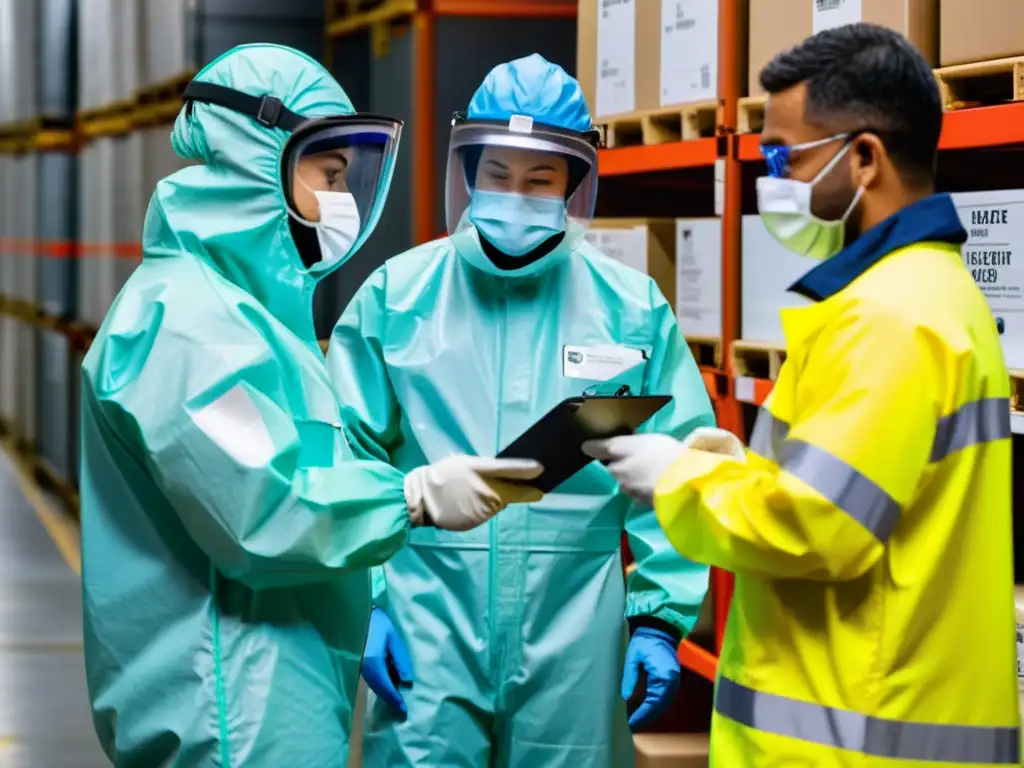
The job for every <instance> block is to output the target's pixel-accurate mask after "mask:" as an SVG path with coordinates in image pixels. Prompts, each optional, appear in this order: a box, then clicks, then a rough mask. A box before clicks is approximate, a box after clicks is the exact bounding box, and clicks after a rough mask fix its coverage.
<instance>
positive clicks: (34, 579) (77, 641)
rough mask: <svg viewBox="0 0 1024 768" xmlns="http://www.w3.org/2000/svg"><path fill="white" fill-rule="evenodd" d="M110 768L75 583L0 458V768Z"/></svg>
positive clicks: (11, 470)
mask: <svg viewBox="0 0 1024 768" xmlns="http://www.w3.org/2000/svg"><path fill="white" fill-rule="evenodd" d="M109 765H110V763H109V761H108V760H107V759H106V758H105V757H104V755H103V753H102V751H101V750H100V747H99V744H98V742H97V741H96V736H95V735H94V734H93V731H92V720H91V717H90V715H89V705H88V700H87V698H86V692H85V673H84V670H83V666H82V621H81V595H80V586H79V580H78V577H77V576H76V575H75V573H74V572H73V571H72V570H71V569H70V568H69V567H68V565H67V563H65V562H64V560H63V559H62V558H61V555H60V553H59V552H58V551H57V548H56V546H55V545H54V543H53V541H52V540H51V539H50V537H49V535H48V534H47V532H46V530H45V529H44V528H43V526H42V524H41V523H40V522H39V518H38V517H37V516H36V513H35V511H34V510H33V508H32V506H31V505H30V504H29V502H28V501H27V500H26V499H25V496H24V494H23V493H22V490H21V487H20V485H19V484H18V480H17V477H16V475H15V470H14V467H13V465H12V464H11V461H10V459H9V458H8V456H7V455H6V454H4V453H3V451H0V768H101V766H109Z"/></svg>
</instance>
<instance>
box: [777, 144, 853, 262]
mask: <svg viewBox="0 0 1024 768" xmlns="http://www.w3.org/2000/svg"><path fill="white" fill-rule="evenodd" d="M840 138H844V137H842V136H834V137H831V138H829V139H824V140H823V141H822V142H814V144H813V145H818V144H820V143H824V142H825V141H835V140H837V139H840ZM809 146H812V145H811V144H807V145H798V146H793V147H785V149H786V150H787V154H788V151H792V150H794V149H804V148H806V147H809ZM849 148H850V145H849V144H847V145H846V146H844V147H843V149H842V150H840V151H839V152H838V153H837V154H836V156H835V157H834V158H832V160H831V162H829V164H828V165H826V166H825V167H824V168H822V169H821V172H820V173H818V175H817V176H815V177H814V179H812V180H811V181H809V182H808V181H797V180H796V179H788V178H780V177H778V176H762V177H761V178H759V179H758V180H757V209H758V213H760V215H761V221H763V222H764V226H765V228H766V229H767V230H768V231H769V232H770V233H771V235H772V236H773V237H774V238H775V239H776V240H778V241H779V242H780V243H782V245H784V246H785V247H786V248H788V249H789V250H790V251H792V252H793V253H795V254H797V255H799V256H807V257H809V258H812V259H820V260H824V259H828V258H831V257H832V256H835V255H836V254H837V253H839V251H841V250H842V249H843V246H844V245H845V242H844V240H845V233H846V221H847V219H848V218H849V217H850V214H851V213H853V210H854V209H855V208H856V207H857V204H858V203H859V202H860V199H861V196H862V195H863V194H864V188H863V187H861V188H858V189H857V192H856V194H855V195H854V196H853V200H852V201H851V202H850V205H849V206H847V208H846V212H845V213H843V215H842V217H840V218H839V219H836V220H835V221H825V220H824V219H819V218H818V217H817V216H815V215H814V214H813V213H812V212H811V210H812V208H811V198H812V194H813V191H814V185H815V184H817V183H818V182H819V181H820V180H821V179H823V178H824V177H825V176H826V175H827V174H828V173H829V171H831V170H832V169H833V168H834V167H835V166H836V164H837V163H838V162H839V161H840V160H841V159H842V158H843V156H844V155H845V154H846V153H847V151H848V150H849ZM771 168H772V166H771V163H770V164H769V169H771Z"/></svg>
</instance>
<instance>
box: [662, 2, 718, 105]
mask: <svg viewBox="0 0 1024 768" xmlns="http://www.w3.org/2000/svg"><path fill="white" fill-rule="evenodd" d="M717 97H718V3H712V2H708V0H662V3H661V105H662V106H663V107H664V106H668V105H670V104H684V103H687V102H691V101H705V100H707V99H714V98H717Z"/></svg>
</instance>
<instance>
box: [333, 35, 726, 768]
mask: <svg viewBox="0 0 1024 768" xmlns="http://www.w3.org/2000/svg"><path fill="white" fill-rule="evenodd" d="M594 133H595V132H593V131H592V130H591V120H590V116H589V114H588V110H587V106H586V103H585V101H584V99H583V96H582V93H581V91H580V88H579V84H578V83H577V82H576V81H575V80H574V79H572V78H571V77H570V76H569V75H567V74H566V73H565V72H564V71H563V70H562V69H561V68H559V67H556V66H554V65H551V64H549V63H548V62H546V61H545V60H544V59H543V58H541V57H540V56H536V55H535V56H531V57H528V58H526V59H520V60H517V61H514V62H511V63H510V64H506V65H502V66H499V67H497V68H496V69H494V70H493V71H492V72H491V73H490V74H489V76H488V77H487V79H486V80H485V81H484V83H483V85H482V86H481V87H480V89H479V90H478V91H477V93H476V94H475V96H474V97H473V100H472V103H471V105H470V108H469V111H468V114H466V115H462V114H459V115H456V118H455V121H454V127H453V130H452V139H451V152H450V165H449V168H448V200H447V210H448V225H449V232H450V233H452V236H451V237H449V238H445V239H443V240H438V241H435V242H431V243H428V244H426V245H423V246H420V247H418V248H414V249H413V250H411V251H409V252H407V253H404V254H402V255H400V256H398V257H396V258H393V259H391V260H389V261H388V262H387V263H385V264H384V265H383V266H382V267H381V268H380V269H378V270H377V271H376V272H375V273H374V274H373V275H372V276H371V277H370V278H369V279H368V280H367V282H366V283H365V284H364V285H363V287H362V289H361V290H360V291H359V292H358V294H357V295H356V297H355V298H354V299H353V301H352V303H351V304H350V306H349V307H348V309H347V310H346V311H345V313H344V314H343V316H342V318H341V320H340V321H339V323H338V325H337V327H336V328H335V330H334V334H333V336H332V339H331V344H330V348H329V351H328V369H329V371H330V374H331V379H332V381H333V382H334V385H335V387H336V388H337V389H338V391H339V394H340V400H341V401H342V402H344V403H346V405H347V406H349V407H350V408H351V409H352V412H351V413H350V416H351V415H355V416H358V420H359V422H361V427H360V428H358V429H353V430H352V431H353V432H355V433H360V434H361V439H362V440H363V441H365V442H366V443H367V444H368V445H372V446H376V448H377V450H379V451H381V453H382V455H385V454H386V456H387V457H388V458H389V459H390V461H391V462H392V463H393V464H394V466H396V467H397V468H399V469H402V470H409V469H411V468H413V467H417V466H421V465H424V464H428V463H430V462H434V461H436V460H438V459H440V458H441V457H444V456H446V455H447V454H450V453H465V454H470V455H474V454H475V455H479V456H494V455H496V454H497V453H498V452H499V451H501V450H502V449H503V448H504V447H505V446H506V445H508V444H509V443H511V442H512V441H513V440H514V439H515V438H517V437H518V436H519V435H520V434H522V433H523V432H524V431H525V430H527V429H528V428H529V427H530V426H532V425H533V424H534V423H535V422H536V421H537V419H538V418H540V417H541V416H543V415H544V414H545V413H546V412H547V411H549V410H550V409H551V408H552V407H553V406H555V405H556V404H558V403H559V402H561V401H562V400H564V399H565V398H567V397H571V396H578V395H581V394H616V393H617V394H636V395H639V394H648V393H650V394H671V395H673V396H674V401H673V402H672V404H671V405H670V406H669V407H667V408H665V409H664V410H663V411H661V412H660V413H659V414H658V415H657V416H656V417H655V418H654V419H653V420H652V421H651V422H649V423H648V424H647V425H646V427H645V429H648V430H651V431H657V432H666V433H670V434H672V435H674V436H676V437H683V436H685V435H686V434H687V433H689V432H690V431H691V430H693V429H694V428H695V427H698V426H702V425H713V424H714V418H713V415H712V410H711V405H710V401H709V399H708V395H707V393H706V391H705V389H704V385H703V382H702V380H701V377H700V375H699V372H698V370H697V367H696V365H695V363H694V361H693V358H692V356H691V355H690V352H689V350H688V347H687V345H686V343H685V341H684V340H683V337H682V334H681V333H680V330H679V328H678V326H677V324H676V319H675V316H674V313H673V311H672V309H671V308H670V307H669V305H668V303H667V302H666V301H665V299H664V298H663V296H662V295H661V293H660V292H659V290H658V288H657V287H656V286H655V284H654V282H653V281H652V280H651V279H650V278H649V277H648V276H646V275H644V274H641V273H640V272H637V271H634V270H632V269H630V268H628V267H625V266H623V265H621V264H619V263H618V262H615V261H613V260H611V259H609V258H606V257H605V256H603V255H602V254H600V253H599V252H598V251H597V250H595V249H594V248H593V247H591V246H590V245H588V244H587V243H585V242H584V241H583V234H584V232H585V229H586V226H587V225H588V224H589V222H590V220H591V219H592V216H593V210H594V200H595V196H596V189H597V168H596V159H597V153H596V144H597V141H596V136H595V135H594ZM623 530H625V532H626V533H627V535H628V537H629V542H630V547H631V549H632V551H633V553H634V554H635V556H636V561H637V569H636V571H635V572H634V573H633V574H632V576H631V578H630V580H629V583H628V585H627V587H626V588H625V589H624V587H623V579H622V562H621V557H620V547H619V545H620V540H621V536H622V533H623ZM385 582H386V584H385ZM707 583H708V569H707V568H706V567H705V566H703V565H697V564H694V563H692V562H689V561H687V560H685V559H683V558H682V557H681V556H680V555H678V554H677V553H675V552H674V550H673V549H672V547H671V545H670V544H669V543H668V541H667V540H666V539H665V537H664V535H663V534H662V532H661V529H660V528H659V526H658V522H657V520H656V519H655V517H654V513H653V511H652V510H651V509H650V507H648V506H641V505H638V504H634V503H631V502H630V500H629V499H628V498H627V497H626V496H625V495H623V494H622V493H620V492H619V489H618V487H617V485H616V483H615V481H614V480H613V479H612V478H611V476H610V475H609V473H608V472H607V470H606V469H605V468H604V467H602V466H601V465H600V464H598V463H594V464H591V465H590V466H588V467H587V468H586V469H584V470H583V471H582V472H580V473H579V474H577V475H576V476H575V477H573V478H572V479H570V480H569V481H567V482H566V483H564V484H563V485H561V486H560V487H559V488H558V489H556V491H554V492H552V493H549V494H548V495H547V496H546V497H545V498H544V500H543V501H542V502H539V503H536V504H521V505H512V506H510V507H509V508H508V509H507V510H506V511H505V512H504V513H503V514H502V517H501V520H500V521H498V520H495V521H493V522H491V523H489V524H488V525H487V526H482V527H480V528H478V529H476V530H474V531H472V532H469V533H465V534H453V533H448V532H445V531H441V530H436V529H434V530H428V529H418V530H415V531H412V533H411V546H410V547H408V548H407V549H405V550H403V551H401V552H399V553H398V554H397V555H396V556H395V557H394V558H393V559H391V560H390V561H389V562H388V563H387V564H386V565H385V567H384V569H383V571H382V572H378V573H377V574H376V579H375V604H376V605H377V607H378V610H376V611H375V613H374V617H373V619H371V631H370V640H369V642H368V647H367V656H366V658H365V659H364V663H363V675H364V677H366V678H367V682H368V683H369V684H370V686H371V688H373V689H374V690H375V691H376V693H377V696H375V697H371V702H370V705H369V707H368V712H369V714H368V720H367V724H366V730H365V735H364V743H363V765H364V766H366V768H394V767H396V766H424V767H426V766H431V767H432V768H440V767H442V766H443V768H492V767H493V766H497V767H498V768H506V767H509V768H511V767H513V766H514V767H515V768H560V767H563V766H564V768H570V767H571V768H628V766H631V765H633V761H634V751H633V743H632V738H631V734H630V731H629V727H628V725H627V717H626V707H625V704H624V702H623V700H622V697H621V695H620V693H621V689H622V688H626V689H627V690H626V693H629V692H631V690H632V685H633V684H635V683H636V672H637V670H638V668H639V667H640V666H643V667H644V668H645V669H646V671H647V675H648V694H649V695H650V696H651V701H649V702H648V703H647V705H646V707H647V709H646V710H645V711H644V712H643V713H641V715H640V719H643V718H644V717H645V716H646V715H647V714H649V713H656V710H657V708H658V707H661V706H664V704H665V703H667V701H668V699H669V698H670V697H671V694H672V693H674V691H675V686H677V684H678V674H679V668H678V662H677V661H676V658H675V647H676V644H677V643H678V640H679V639H680V638H681V637H683V636H684V635H685V634H686V633H687V632H688V631H689V630H690V629H691V628H692V626H693V624H694V622H695V621H696V618H697V614H698V611H699V609H700V606H701V603H702V601H703V599H704V595H705V592H706V590H707ZM626 619H628V621H629V625H630V629H631V632H632V641H631V643H632V644H631V646H630V648H629V658H630V664H629V665H628V667H626V670H625V674H624V666H626V658H627V656H626V624H625V620H626ZM374 659H376V660H377V661H378V662H379V663H378V664H377V666H376V667H374V666H373V665H372V664H371V665H370V667H369V674H368V662H372V661H373V660H374ZM389 664H390V665H392V666H393V671H392V676H393V677H395V678H398V680H399V681H402V682H400V683H399V685H397V686H395V685H392V684H391V683H390V682H389V681H388V676H389V675H388V670H387V665H389ZM403 682H404V685H403V684H402V683H403ZM652 689H654V690H653V692H652ZM659 691H660V695H659Z"/></svg>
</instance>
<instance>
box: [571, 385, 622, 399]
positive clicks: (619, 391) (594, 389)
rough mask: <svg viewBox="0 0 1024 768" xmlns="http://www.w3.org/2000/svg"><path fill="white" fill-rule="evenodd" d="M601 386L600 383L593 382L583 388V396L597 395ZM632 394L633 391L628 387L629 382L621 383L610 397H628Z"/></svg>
mask: <svg viewBox="0 0 1024 768" xmlns="http://www.w3.org/2000/svg"><path fill="white" fill-rule="evenodd" d="M600 388H601V385H600V384H595V385H593V386H592V387H587V388H586V389H584V390H583V397H599V396H600V395H601V393H600V392H599V391H598V390H599V389H600ZM632 394H633V391H632V390H631V389H630V388H629V384H623V385H622V386H621V387H619V388H618V389H617V390H615V391H614V392H613V393H612V397H629V396H630V395H632Z"/></svg>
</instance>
